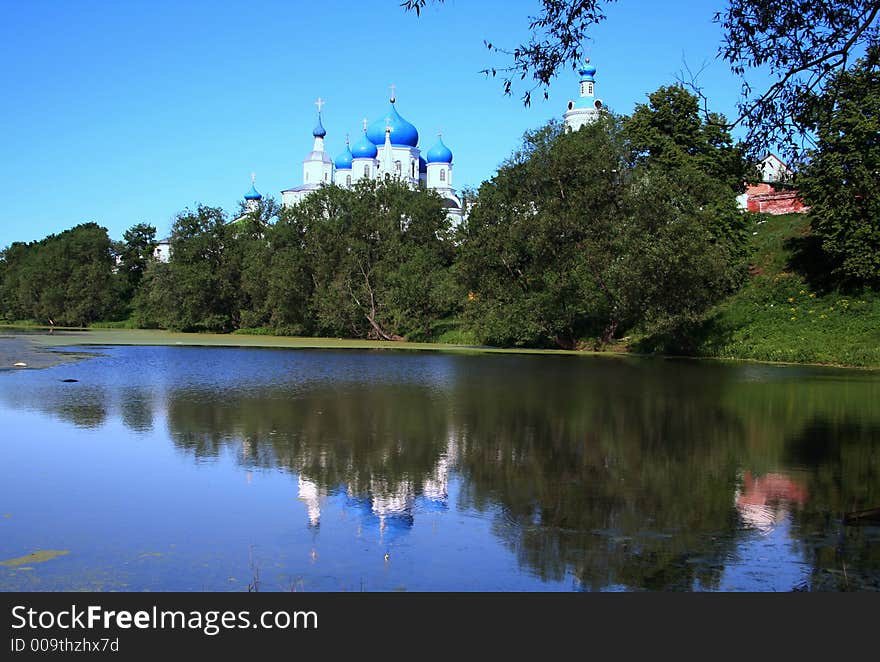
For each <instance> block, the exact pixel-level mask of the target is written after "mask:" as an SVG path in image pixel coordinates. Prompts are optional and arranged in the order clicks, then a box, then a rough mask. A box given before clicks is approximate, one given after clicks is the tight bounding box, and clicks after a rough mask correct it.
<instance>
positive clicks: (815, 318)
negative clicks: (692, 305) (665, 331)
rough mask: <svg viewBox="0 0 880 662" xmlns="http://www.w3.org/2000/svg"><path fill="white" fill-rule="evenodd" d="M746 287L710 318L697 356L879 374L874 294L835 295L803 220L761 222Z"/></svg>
mask: <svg viewBox="0 0 880 662" xmlns="http://www.w3.org/2000/svg"><path fill="white" fill-rule="evenodd" d="M752 245H753V250H754V253H753V258H752V266H751V269H750V277H749V280H748V282H747V283H746V284H745V286H744V287H743V288H742V289H741V290H740V291H739V292H737V293H736V294H734V295H733V296H731V297H730V298H729V299H727V300H726V301H725V302H723V303H722V304H721V305H719V306H717V307H716V309H715V310H714V311H712V313H711V314H710V316H709V319H708V320H707V323H706V325H705V327H704V328H703V332H702V335H701V338H700V339H699V341H698V345H697V348H696V353H697V354H698V355H700V356H712V357H719V358H733V359H755V360H759V361H782V362H792V363H828V364H837V365H850V366H865V367H880V292H876V291H872V290H868V289H862V290H856V291H841V290H839V289H836V288H834V287H833V286H832V285H831V284H830V282H829V280H828V273H827V269H825V268H823V265H822V264H821V254H820V253H819V252H818V251H817V249H816V241H815V239H814V238H813V237H812V236H811V234H810V223H809V217H808V215H806V214H790V215H784V216H763V217H762V218H761V219H759V220H758V224H757V226H756V232H755V234H754V236H753V237H752Z"/></svg>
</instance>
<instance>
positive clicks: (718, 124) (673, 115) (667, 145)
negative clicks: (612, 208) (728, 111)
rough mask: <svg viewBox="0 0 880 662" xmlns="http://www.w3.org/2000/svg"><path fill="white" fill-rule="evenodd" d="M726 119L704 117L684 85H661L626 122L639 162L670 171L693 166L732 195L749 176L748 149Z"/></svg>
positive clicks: (713, 114) (716, 115)
mask: <svg viewBox="0 0 880 662" xmlns="http://www.w3.org/2000/svg"><path fill="white" fill-rule="evenodd" d="M726 124H727V120H726V119H725V118H724V116H723V115H719V114H717V113H709V115H708V117H706V118H705V119H704V117H703V115H702V114H701V112H700V102H699V99H698V98H697V97H696V96H694V95H693V94H691V93H690V92H688V91H687V90H686V89H685V88H684V87H682V86H681V85H669V86H663V87H660V88H659V89H658V90H656V91H655V92H652V93H651V94H649V95H648V103H647V104H637V105H636V107H635V110H634V111H633V114H632V117H630V118H628V119H627V120H626V121H625V131H626V135H627V138H628V139H629V141H630V142H631V144H632V147H633V149H634V150H635V151H636V152H637V154H638V155H639V157H640V161H642V162H647V161H651V162H652V163H653V164H654V165H656V166H660V167H664V168H667V169H669V170H674V169H679V168H682V167H695V168H698V169H699V170H700V171H702V172H703V173H705V174H706V175H709V176H710V177H711V178H712V179H716V180H719V181H721V182H723V183H724V184H725V185H726V186H728V188H729V189H730V190H731V191H732V192H733V193H734V194H737V193H741V192H742V191H743V190H744V186H743V183H744V182H745V181H746V179H747V178H748V169H747V163H746V161H745V159H744V152H745V150H744V148H743V146H742V145H739V144H735V143H734V141H733V138H732V137H731V135H730V133H729V132H728V131H727V130H726V128H725V127H726Z"/></svg>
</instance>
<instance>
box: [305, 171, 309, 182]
mask: <svg viewBox="0 0 880 662" xmlns="http://www.w3.org/2000/svg"><path fill="white" fill-rule="evenodd" d="M308 183H309V173H306V184H308Z"/></svg>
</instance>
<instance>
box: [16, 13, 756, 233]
mask: <svg viewBox="0 0 880 662" xmlns="http://www.w3.org/2000/svg"><path fill="white" fill-rule="evenodd" d="M723 4H724V3H723V0H714V1H708V0H690V1H688V0H669V1H667V2H663V3H659V2H653V1H648V0H620V1H619V2H618V3H616V4H612V5H609V6H608V10H607V13H608V20H607V22H605V23H603V24H602V25H601V26H599V27H598V28H597V29H595V30H594V32H593V40H592V42H590V43H589V44H588V47H589V50H590V54H591V56H592V59H593V63H594V64H595V65H596V66H597V68H598V73H597V75H596V80H597V94H598V96H599V97H601V98H602V99H603V100H604V101H605V102H606V104H607V105H608V106H610V107H611V108H612V109H613V110H614V111H616V112H619V113H630V112H632V109H633V106H634V105H635V104H636V103H639V102H642V101H644V100H645V95H646V94H647V93H648V92H650V91H653V90H655V89H656V88H657V87H659V86H660V85H663V84H669V83H672V82H674V80H675V76H676V74H677V73H678V72H679V71H681V69H682V63H683V61H684V59H686V61H687V62H688V64H689V65H690V67H691V68H692V69H694V70H696V69H699V68H700V67H701V66H702V65H703V64H705V63H707V64H708V66H707V68H706V70H705V71H704V72H703V74H702V76H701V79H700V82H701V83H702V84H703V85H704V86H705V89H706V92H707V94H708V96H709V98H710V100H711V102H712V107H713V109H714V110H718V111H721V112H724V113H726V114H727V115H728V116H733V115H735V109H734V104H735V103H736V100H737V95H738V92H739V81H738V80H737V79H736V78H735V77H734V76H733V75H732V74H730V72H729V69H728V67H727V65H726V64H725V63H724V62H722V61H719V60H717V59H716V57H715V56H716V52H717V49H718V45H719V43H720V34H721V33H720V29H719V27H718V26H717V25H714V24H713V23H712V16H713V14H714V12H715V11H717V10H718V9H721V8H722V6H723ZM539 6H540V3H539V2H538V0H485V1H481V2H475V1H466V0H450V1H448V2H447V3H446V4H444V5H440V6H430V7H428V8H427V9H426V10H425V11H423V12H422V15H421V17H416V16H415V14H411V13H405V12H404V11H403V10H402V9H401V8H400V6H399V0H365V1H363V2H358V3H354V2H342V1H341V0H323V1H322V2H296V1H294V0H287V1H286V2H285V1H281V0H265V1H263V0H250V1H248V2H232V1H229V2H222V1H220V0H217V1H208V0H198V1H196V0H177V1H174V2H168V1H165V0H150V1H149V2H147V1H143V0H131V1H126V2H118V1H116V2H104V1H101V0H77V1H76V2H71V1H64V2H61V1H54V2H52V1H48V0H28V1H27V2H12V1H11V0H0V8H2V11H3V17H4V18H3V23H2V25H0V50H2V57H3V62H4V65H3V67H2V68H0V85H2V89H3V90H4V99H3V102H2V103H0V126H2V127H3V139H2V142H0V181H2V182H3V183H4V187H5V190H6V192H7V195H6V199H5V200H4V203H3V205H2V206H0V247H5V246H8V245H9V244H10V243H12V242H13V241H32V240H35V239H40V238H42V237H44V236H45V235H47V234H49V233H54V232H60V231H62V230H64V229H67V228H69V227H72V226H73V225H76V224H77V223H82V222H86V221H95V222H97V223H99V224H101V225H103V226H104V227H106V228H108V230H109V231H110V236H111V237H112V238H114V239H118V238H121V236H122V233H123V232H124V231H125V229H127V228H128V227H131V226H132V225H133V224H135V223H138V222H141V221H144V222H148V223H151V224H152V225H155V226H156V227H157V228H158V232H159V235H160V236H165V235H166V234H167V233H168V231H169V229H170V227H171V222H172V219H173V217H174V215H175V214H176V213H177V212H178V211H180V210H182V209H184V208H185V207H187V206H190V207H192V206H194V205H195V204H196V203H198V202H201V203H205V204H209V205H214V206H221V207H223V208H224V209H226V210H227V211H230V210H233V209H235V208H236V206H237V202H238V200H239V199H240V198H241V196H242V195H243V194H244V193H245V192H246V191H247V190H248V188H249V187H250V173H251V172H252V171H253V172H256V174H257V189H258V190H260V191H261V192H262V193H263V194H264V195H274V196H276V197H279V198H280V195H279V191H280V190H281V189H283V188H287V187H290V186H294V185H297V184H300V183H301V179H302V159H303V158H304V156H305V155H306V154H307V153H308V152H309V151H310V150H311V143H312V136H311V130H312V128H313V126H314V124H315V111H316V109H315V106H314V101H315V99H316V98H317V97H318V96H321V97H322V98H323V99H324V100H325V101H326V106H325V107H324V126H325V127H326V129H327V147H328V150H329V152H330V153H331V155H332V156H335V155H336V154H338V153H339V152H340V151H341V149H342V147H343V144H344V140H345V134H346V133H351V134H352V136H355V135H356V132H357V131H359V130H360V126H361V119H362V118H363V117H367V118H369V119H370V121H372V120H373V119H375V118H377V117H379V116H380V115H382V114H383V113H384V110H385V108H386V106H387V99H388V95H389V85H391V84H392V83H393V84H394V85H395V86H396V90H397V99H398V101H397V107H398V110H399V112H400V114H401V115H402V116H403V117H404V118H406V119H407V120H409V121H410V122H412V123H413V124H415V125H416V127H417V128H418V129H419V133H420V136H421V139H420V146H421V147H422V148H423V149H427V148H429V147H430V146H431V145H432V144H433V143H434V140H435V139H436V133H437V131H438V130H442V131H443V138H444V142H445V143H446V144H447V145H448V146H449V147H450V148H451V149H452V151H453V154H454V161H453V166H454V178H455V180H454V181H455V185H456V187H457V188H461V187H463V186H469V187H477V186H479V184H480V183H481V182H482V181H483V180H485V179H488V178H489V177H491V176H492V175H493V174H494V172H495V171H496V169H497V167H498V165H499V164H500V163H501V162H502V161H503V160H504V159H505V158H506V157H507V156H508V155H509V154H510V153H511V152H512V151H513V150H514V149H515V148H516V147H517V145H518V144H519V142H520V138H521V136H522V134H523V132H524V131H526V130H528V129H530V128H534V127H537V126H540V125H541V124H543V123H544V122H545V121H547V120H548V119H550V118H551V117H560V116H561V114H562V113H563V112H564V110H565V105H566V103H567V101H568V99H569V98H572V97H573V96H575V95H576V94H577V74H576V73H575V72H574V71H571V70H569V71H566V72H565V73H564V74H563V75H561V76H560V77H559V78H558V79H556V80H555V81H554V82H553V84H552V87H551V89H550V99H549V101H544V100H543V99H542V98H540V97H536V99H535V100H534V102H533V103H532V106H531V107H530V108H524V107H523V105H522V103H521V101H520V99H519V96H518V95H517V94H514V95H512V96H509V97H508V96H504V95H503V94H502V92H501V86H500V81H498V80H492V79H487V78H486V77H485V76H484V75H482V74H480V73H479V70H480V69H482V68H484V67H486V66H491V65H503V64H504V63H505V62H506V60H505V59H504V58H503V57H502V56H498V55H493V54H491V53H490V52H489V51H487V50H486V48H485V46H484V45H483V40H484V39H488V40H489V41H491V42H493V43H495V44H498V45H511V46H513V45H516V44H517V43H519V42H521V41H524V40H525V39H526V38H527V36H528V16H529V15H531V14H534V13H536V12H537V11H538V9H539Z"/></svg>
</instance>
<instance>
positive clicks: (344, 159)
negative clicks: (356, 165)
mask: <svg viewBox="0 0 880 662" xmlns="http://www.w3.org/2000/svg"><path fill="white" fill-rule="evenodd" d="M375 148H376V146H375V145H373V149H375ZM353 158H354V155H353V154H352V153H351V147H350V146H349V144H348V141H347V140H346V141H345V151H343V152H342V154H340V155H339V156H337V157H336V169H337V170H351V160H352V159H353Z"/></svg>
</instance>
